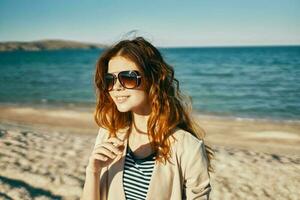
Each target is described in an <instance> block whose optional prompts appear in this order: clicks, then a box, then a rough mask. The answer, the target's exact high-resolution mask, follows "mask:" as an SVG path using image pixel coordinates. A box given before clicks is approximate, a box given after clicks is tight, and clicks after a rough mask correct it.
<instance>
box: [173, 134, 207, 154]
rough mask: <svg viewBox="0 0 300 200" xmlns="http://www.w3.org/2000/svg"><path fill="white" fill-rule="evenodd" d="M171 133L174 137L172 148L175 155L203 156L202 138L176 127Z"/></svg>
mask: <svg viewBox="0 0 300 200" xmlns="http://www.w3.org/2000/svg"><path fill="white" fill-rule="evenodd" d="M173 135H174V137H175V141H174V143H173V149H174V150H175V152H176V156H177V157H179V158H185V157H186V158H187V159H188V158H190V157H191V156H192V155H194V154H200V155H202V156H205V153H206V152H205V145H204V141H203V140H202V139H199V138H197V137H196V136H195V135H193V134H192V133H190V132H188V131H185V130H182V129H177V130H176V131H175V132H174V134H173Z"/></svg>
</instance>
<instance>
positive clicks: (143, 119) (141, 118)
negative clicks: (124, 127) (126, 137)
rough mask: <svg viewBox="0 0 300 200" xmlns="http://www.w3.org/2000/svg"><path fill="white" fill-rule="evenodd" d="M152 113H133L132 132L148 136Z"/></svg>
mask: <svg viewBox="0 0 300 200" xmlns="http://www.w3.org/2000/svg"><path fill="white" fill-rule="evenodd" d="M149 116H150V115H140V114H136V113H133V126H132V131H131V132H132V133H133V134H134V135H140V136H147V133H148V127H147V124H148V119H149Z"/></svg>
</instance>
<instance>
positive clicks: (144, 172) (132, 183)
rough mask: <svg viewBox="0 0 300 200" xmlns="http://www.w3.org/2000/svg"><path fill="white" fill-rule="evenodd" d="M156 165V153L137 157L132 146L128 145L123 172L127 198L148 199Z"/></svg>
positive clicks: (129, 199) (131, 199)
mask: <svg viewBox="0 0 300 200" xmlns="http://www.w3.org/2000/svg"><path fill="white" fill-rule="evenodd" d="M154 165H155V153H153V154H151V155H149V156H147V157H146V158H142V159H137V158H136V157H134V154H133V152H132V150H131V149H130V147H129V146H128V147H127V152H126V157H125V164H124V173H123V187H124V192H125V196H126V199H127V200H137V199H143V200H144V199H146V195H147V191H148V187H149V183H150V179H151V175H152V172H153V168H154Z"/></svg>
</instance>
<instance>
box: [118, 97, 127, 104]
mask: <svg viewBox="0 0 300 200" xmlns="http://www.w3.org/2000/svg"><path fill="white" fill-rule="evenodd" d="M128 97H129V96H117V97H116V101H117V102H118V103H122V102H124V101H126V100H127V99H128Z"/></svg>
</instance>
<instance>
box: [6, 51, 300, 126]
mask: <svg viewBox="0 0 300 200" xmlns="http://www.w3.org/2000/svg"><path fill="white" fill-rule="evenodd" d="M160 51H161V53H162V54H163V56H164V58H165V59H166V61H167V62H168V63H169V64H170V65H172V66H173V67H174V69H175V77H176V78H177V79H178V80H179V82H180V88H181V90H182V91H183V92H184V93H185V94H187V95H189V96H191V97H192V101H193V108H194V109H195V110H196V111H197V112H199V113H200V114H209V115H217V116H231V117H238V118H254V119H257V118H259V119H261V118H264V119H275V120H299V119H300V46H282V47H223V48H222V47H213V48H161V49H160ZM101 52H102V50H101V49H93V50H57V51H40V52H22V51H16V52H1V53H0V104H18V105H27V106H28V105H29V106H30V105H31V106H39V105H41V106H73V107H77V106H78V107H80V106H94V105H95V93H94V86H93V76H94V71H95V62H96V60H97V58H98V57H99V55H100V54H101Z"/></svg>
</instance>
